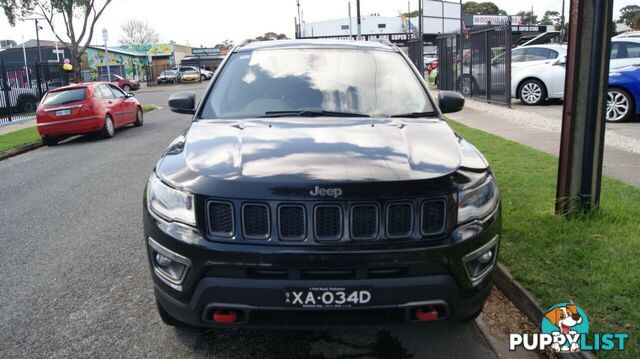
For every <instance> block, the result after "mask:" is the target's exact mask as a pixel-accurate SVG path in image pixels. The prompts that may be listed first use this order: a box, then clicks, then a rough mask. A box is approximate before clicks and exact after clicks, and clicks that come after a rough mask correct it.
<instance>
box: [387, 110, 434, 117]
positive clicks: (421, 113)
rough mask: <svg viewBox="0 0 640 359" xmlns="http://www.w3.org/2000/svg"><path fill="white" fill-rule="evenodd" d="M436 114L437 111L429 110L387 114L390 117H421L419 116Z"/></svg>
mask: <svg viewBox="0 0 640 359" xmlns="http://www.w3.org/2000/svg"><path fill="white" fill-rule="evenodd" d="M435 116H438V113H437V112H435V111H431V112H410V113H401V114H399V115H392V116H389V117H391V118H399V117H404V118H421V117H435Z"/></svg>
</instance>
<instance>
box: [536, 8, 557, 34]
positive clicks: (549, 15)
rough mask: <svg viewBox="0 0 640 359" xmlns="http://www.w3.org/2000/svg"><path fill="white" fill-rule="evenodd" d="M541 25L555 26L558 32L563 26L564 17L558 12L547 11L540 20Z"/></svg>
mask: <svg viewBox="0 0 640 359" xmlns="http://www.w3.org/2000/svg"><path fill="white" fill-rule="evenodd" d="M540 25H553V27H554V28H555V29H556V30H560V27H561V26H562V16H561V15H560V13H559V12H557V11H550V10H547V11H546V12H545V13H544V16H543V17H542V20H540Z"/></svg>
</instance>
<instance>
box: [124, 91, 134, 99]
mask: <svg viewBox="0 0 640 359" xmlns="http://www.w3.org/2000/svg"><path fill="white" fill-rule="evenodd" d="M124 97H127V98H129V97H133V94H132V93H131V92H128V93H125V94H124Z"/></svg>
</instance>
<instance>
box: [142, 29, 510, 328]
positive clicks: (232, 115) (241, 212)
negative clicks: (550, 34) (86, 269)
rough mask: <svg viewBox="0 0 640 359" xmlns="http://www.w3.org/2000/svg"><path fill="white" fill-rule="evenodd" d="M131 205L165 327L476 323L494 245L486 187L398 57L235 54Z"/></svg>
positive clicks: (295, 49)
mask: <svg viewBox="0 0 640 359" xmlns="http://www.w3.org/2000/svg"><path fill="white" fill-rule="evenodd" d="M228 56H229V57H228V60H227V61H226V63H225V64H224V65H223V67H222V68H221V69H219V71H220V72H219V74H220V75H219V76H220V77H219V78H218V80H217V81H216V83H215V84H214V85H213V87H211V88H210V89H209V91H207V92H206V94H205V95H204V98H203V99H202V100H201V101H199V103H200V104H199V105H196V104H197V103H198V102H197V101H196V95H195V93H194V92H181V93H177V94H174V95H173V96H172V97H171V98H170V99H169V107H170V108H171V109H172V110H173V111H175V112H178V113H184V114H192V115H193V116H194V118H193V121H192V122H191V125H190V127H189V128H188V129H187V130H186V132H185V133H184V134H183V135H181V136H179V137H178V138H176V139H175V140H174V141H173V143H171V144H170V146H169V147H168V148H167V150H166V151H165V152H164V154H163V155H162V157H161V158H160V160H159V161H158V162H157V165H156V167H155V169H154V171H153V173H152V174H151V176H150V179H149V182H148V184H147V188H146V191H145V194H144V199H143V207H144V215H143V218H144V219H143V222H144V238H145V244H146V248H147V254H148V260H149V268H150V270H151V276H152V278H153V282H154V284H155V290H154V293H155V296H156V304H157V308H158V311H159V314H160V317H161V318H162V320H163V321H164V322H165V323H166V324H169V325H185V324H186V325H192V326H199V327H225V326H227V327H228V326H232V327H238V326H278V325H284V326H286V325H292V326H307V327H315V326H317V325H320V324H325V325H340V324H342V325H344V324H346V325H348V324H356V325H357V324H369V325H372V324H373V325H384V324H389V323H402V322H410V323H424V322H429V321H435V320H445V319H451V320H469V319H470V318H474V317H475V316H477V315H478V314H479V313H480V311H481V310H482V307H483V304H484V302H485V300H486V298H487V296H488V295H489V292H490V290H491V287H492V272H493V271H494V268H495V264H496V260H497V256H498V250H499V241H500V233H501V229H500V228H501V214H500V213H501V212H500V201H499V194H498V189H497V187H496V182H495V179H494V176H493V173H492V171H491V169H490V168H489V165H488V164H487V162H486V160H485V158H484V157H483V156H482V155H481V154H480V152H479V151H478V150H477V149H476V148H475V147H473V146H472V145H471V144H469V143H468V142H467V141H465V140H464V139H463V138H461V137H460V136H459V135H457V134H456V133H455V132H454V131H453V130H452V129H451V128H450V127H449V125H448V124H447V122H445V120H444V117H443V115H442V114H443V113H449V112H456V111H459V110H461V109H462V107H463V105H464V98H463V97H462V96H461V95H460V94H457V93H452V92H447V91H442V92H440V93H439V97H438V99H434V98H433V97H432V96H431V94H430V92H429V90H428V88H427V87H426V86H425V83H424V81H422V79H421V77H422V72H421V71H419V70H418V69H416V68H415V67H414V66H413V64H412V63H411V61H410V60H409V59H408V58H407V57H406V56H405V55H404V53H403V52H402V50H400V49H398V48H397V47H391V46H387V45H384V44H381V43H375V42H358V41H320V40H293V41H287V40H283V41H265V42H253V43H249V44H245V45H242V46H240V47H237V48H235V49H234V50H233V51H232V52H231V54H230V55H228Z"/></svg>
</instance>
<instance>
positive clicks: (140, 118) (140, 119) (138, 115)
mask: <svg viewBox="0 0 640 359" xmlns="http://www.w3.org/2000/svg"><path fill="white" fill-rule="evenodd" d="M143 123H144V115H143V114H142V109H141V108H140V107H138V109H137V110H136V121H135V122H134V123H133V125H134V126H136V127H140V126H142V125H143Z"/></svg>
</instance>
